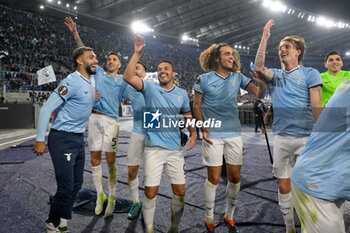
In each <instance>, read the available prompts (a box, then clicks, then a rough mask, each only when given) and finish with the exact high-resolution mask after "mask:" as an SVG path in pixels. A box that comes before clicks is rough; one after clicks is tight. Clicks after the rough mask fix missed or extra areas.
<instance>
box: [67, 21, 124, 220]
mask: <svg viewBox="0 0 350 233" xmlns="http://www.w3.org/2000/svg"><path fill="white" fill-rule="evenodd" d="M65 24H66V25H67V26H68V28H69V29H70V31H71V32H72V33H73V35H74V39H75V41H76V44H77V47H80V46H83V45H84V44H83V42H82V41H81V39H80V36H79V33H78V31H77V26H76V23H75V22H74V21H73V20H72V19H71V18H70V17H67V18H66V22H65ZM106 67H107V71H106V72H105V71H104V70H103V69H102V68H101V67H99V66H97V68H96V74H95V76H94V78H95V80H96V92H98V93H99V97H100V98H99V100H98V101H96V103H95V105H94V107H93V109H92V114H91V116H90V118H89V134H88V142H89V149H90V151H91V165H92V177H93V180H94V184H95V188H96V191H97V200H96V207H95V214H96V215H99V214H101V213H102V211H103V203H104V202H105V201H106V200H107V196H106V195H105V194H104V192H103V186H102V168H101V154H102V151H104V152H105V156H106V161H107V165H108V185H109V195H108V205H107V207H106V210H105V214H104V215H105V216H110V215H112V214H113V211H114V208H115V203H116V197H115V191H116V185H117V167H116V161H115V160H116V152H117V146H118V145H117V144H118V135H119V104H120V100H121V98H122V94H123V92H124V90H125V88H126V87H127V83H125V82H124V81H123V78H122V75H118V70H119V68H120V67H121V58H120V57H119V55H118V54H117V53H116V52H109V53H108V54H107V66H106Z"/></svg>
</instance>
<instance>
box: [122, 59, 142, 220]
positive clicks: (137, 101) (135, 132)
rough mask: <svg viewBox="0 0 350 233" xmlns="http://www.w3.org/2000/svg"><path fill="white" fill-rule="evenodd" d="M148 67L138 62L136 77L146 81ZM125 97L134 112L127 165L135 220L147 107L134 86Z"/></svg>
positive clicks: (139, 208)
mask: <svg viewBox="0 0 350 233" xmlns="http://www.w3.org/2000/svg"><path fill="white" fill-rule="evenodd" d="M146 71H147V70H146V65H145V64H143V63H142V62H140V61H139V62H138V63H137V64H136V68H135V76H137V77H139V78H140V79H142V80H143V79H144V77H145V76H146ZM123 95H124V97H125V98H127V99H129V100H130V101H131V106H132V110H133V117H134V119H133V124H134V126H133V129H132V133H131V136H130V141H129V146H128V154H127V165H128V184H129V190H130V194H131V199H132V201H133V205H132V206H131V209H130V211H129V213H128V219H130V220H132V219H135V218H136V217H137V216H138V214H139V212H140V210H141V206H140V200H139V190H138V187H139V178H138V176H137V172H138V170H139V166H140V164H141V160H142V156H143V151H144V142H145V136H146V132H145V130H144V128H143V125H142V116H143V110H144V108H145V107H146V103H145V98H144V97H143V95H142V93H141V92H139V91H137V90H136V89H135V88H133V87H132V86H130V85H128V87H127V88H126V89H125V92H124V94H123Z"/></svg>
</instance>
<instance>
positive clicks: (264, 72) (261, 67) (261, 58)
mask: <svg viewBox="0 0 350 233" xmlns="http://www.w3.org/2000/svg"><path fill="white" fill-rule="evenodd" d="M273 25H275V21H274V20H273V19H271V20H269V21H268V22H267V23H266V25H265V27H264V32H263V35H262V37H261V42H260V45H259V49H258V52H257V54H256V57H255V72H256V73H258V74H259V75H260V76H262V77H263V78H264V79H265V80H266V81H270V80H272V79H273V72H272V71H271V70H269V69H268V68H266V67H265V53H266V44H267V40H268V39H269V37H270V29H271V27H272V26H273Z"/></svg>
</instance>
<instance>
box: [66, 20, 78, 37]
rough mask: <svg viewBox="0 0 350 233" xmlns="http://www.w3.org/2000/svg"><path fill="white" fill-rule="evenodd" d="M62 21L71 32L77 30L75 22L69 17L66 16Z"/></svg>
mask: <svg viewBox="0 0 350 233" xmlns="http://www.w3.org/2000/svg"><path fill="white" fill-rule="evenodd" d="M64 21H65V22H64V24H65V25H67V27H68V28H69V30H70V31H71V32H72V33H73V34H74V33H77V32H78V30H77V24H76V23H75V22H74V21H73V19H72V18H71V17H66V18H65V19H64Z"/></svg>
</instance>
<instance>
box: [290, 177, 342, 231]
mask: <svg viewBox="0 0 350 233" xmlns="http://www.w3.org/2000/svg"><path fill="white" fill-rule="evenodd" d="M292 197H293V204H294V207H295V210H296V212H297V214H298V216H299V219H300V222H301V228H302V231H301V232H302V233H303V232H307V233H320V232H332V233H345V224H344V218H343V208H342V205H343V204H344V200H336V201H329V200H324V199H319V198H317V197H313V196H310V195H308V194H306V193H304V192H302V191H301V190H299V189H298V188H297V187H295V186H294V184H293V183H292Z"/></svg>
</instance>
